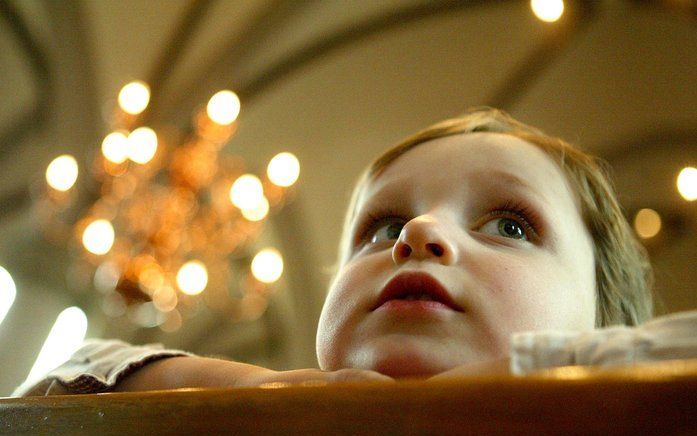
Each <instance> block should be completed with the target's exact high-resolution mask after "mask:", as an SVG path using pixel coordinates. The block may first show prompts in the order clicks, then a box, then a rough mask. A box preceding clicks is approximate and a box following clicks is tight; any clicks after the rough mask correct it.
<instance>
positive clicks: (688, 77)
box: [0, 0, 697, 394]
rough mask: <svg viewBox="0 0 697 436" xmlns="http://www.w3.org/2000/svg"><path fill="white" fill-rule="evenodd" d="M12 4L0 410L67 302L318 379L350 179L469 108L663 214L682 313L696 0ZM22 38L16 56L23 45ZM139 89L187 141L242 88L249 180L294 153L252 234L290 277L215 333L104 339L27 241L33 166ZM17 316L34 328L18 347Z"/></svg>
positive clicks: (2, 101)
mask: <svg viewBox="0 0 697 436" xmlns="http://www.w3.org/2000/svg"><path fill="white" fill-rule="evenodd" d="M678 3H680V2H678ZM6 4H7V6H3V8H2V12H3V13H4V14H5V17H3V18H5V19H2V20H0V139H4V140H7V141H6V142H4V143H0V147H1V148H0V150H1V151H2V153H0V156H1V158H0V205H1V207H2V210H0V264H1V265H3V266H5V267H6V268H7V269H8V270H10V271H12V272H13V274H15V276H16V277H15V278H16V279H17V282H18V288H19V290H18V298H17V303H16V309H13V312H12V313H11V314H10V315H8V318H7V319H6V321H5V322H4V323H3V325H2V326H0V349H5V347H6V346H13V345H17V344H20V343H22V344H26V346H25V347H23V348H22V350H21V351H19V352H18V353H17V356H16V359H17V360H16V361H17V362H18V365H16V369H14V370H13V371H11V372H10V373H8V374H7V375H0V394H2V390H8V389H10V388H11V385H12V384H13V383H15V382H19V380H18V378H19V377H20V376H21V374H25V373H26V370H27V368H25V366H26V365H30V364H31V360H32V358H33V356H35V354H36V352H37V351H38V349H39V348H40V346H41V342H42V340H43V337H45V331H44V330H46V329H48V328H50V325H51V323H52V322H53V319H55V316H56V314H57V313H58V312H59V311H60V310H61V309H62V308H63V307H65V306H66V305H69V304H76V303H78V304H81V305H82V306H84V307H86V308H87V310H88V312H89V313H88V315H90V323H91V324H90V334H91V335H92V336H102V335H107V336H120V337H123V338H124V339H127V340H133V341H164V342H165V343H167V344H168V345H170V346H178V347H186V348H187V349H191V350H193V351H197V352H205V353H219V354H224V355H228V356H230V357H237V358H249V359H251V360H255V361H258V362H261V363H266V364H269V365H272V366H276V367H279V368H280V367H291V366H298V365H312V364H314V360H313V347H314V337H313V332H314V328H315V323H316V319H317V317H318V314H319V310H320V308H321V304H322V297H323V292H324V288H325V286H326V282H327V279H328V275H327V273H326V270H327V268H328V267H330V266H331V265H332V263H333V262H334V260H335V252H336V246H337V243H338V239H339V234H340V230H341V229H340V223H341V219H342V215H343V212H344V208H345V205H346V203H347V200H348V195H349V192H350V189H351V186H352V183H353V181H354V179H355V178H356V176H357V175H358V173H359V172H360V170H361V169H362V168H363V167H364V166H365V165H366V164H367V163H368V162H369V161H370V160H371V159H372V158H373V157H375V156H376V155H377V154H379V153H380V152H381V151H382V150H384V149H385V148H387V147H388V146H389V145H390V144H393V143H394V142H395V141H397V140H399V139H400V138H402V137H404V136H406V135H407V134H409V133H412V132H414V131H416V130H418V129H420V128H423V127H425V126H427V125H428V124H430V123H432V122H434V121H437V120H440V119H442V118H445V117H448V116H452V115H456V114H458V113H459V112H462V111H463V110H464V109H466V108H467V107H470V106H475V105H482V104H500V105H503V107H502V108H503V109H506V110H508V111H510V112H511V113H512V114H513V115H514V116H516V117H519V118H520V119H522V120H523V121H525V122H528V123H531V124H533V125H536V126H540V127H542V128H544V129H545V130H547V131H548V132H550V133H553V134H557V135H559V136H561V137H563V138H566V139H568V140H570V141H572V142H576V143H579V144H581V145H582V146H583V147H584V148H586V149H588V150H591V151H593V152H594V153H597V154H600V155H602V156H604V157H606V158H607V159H608V160H609V161H610V163H611V164H612V165H613V167H614V169H615V175H616V178H617V186H618V190H619V191H620V192H621V198H622V201H623V203H624V206H625V207H626V208H627V211H628V214H631V213H632V212H633V211H635V210H637V209H638V208H641V207H647V206H650V207H653V208H656V209H657V210H659V211H662V212H663V211H665V213H666V216H668V217H669V218H670V219H671V220H672V221H670V222H669V226H668V228H667V229H666V232H665V236H664V237H663V239H660V240H658V241H653V242H651V243H647V246H648V248H649V249H650V251H651V254H652V258H653V260H654V262H655V265H656V268H657V282H658V290H659V292H660V294H661V296H662V298H663V299H664V300H665V307H664V308H663V309H661V310H663V311H675V310H681V309H689V308H696V307H697V294H695V284H697V273H696V272H695V271H697V268H695V267H694V266H695V261H694V259H695V254H696V250H695V246H696V245H695V239H696V238H695V236H696V232H695V216H696V215H695V204H692V203H691V204H688V203H686V202H685V201H684V200H682V199H681V198H680V197H679V196H678V195H677V194H676V193H675V190H674V188H673V186H672V184H673V180H674V177H675V175H676V172H677V171H678V170H679V169H680V168H681V167H682V166H685V165H687V164H691V165H693V166H694V165H695V164H696V162H695V160H697V159H696V158H697V154H696V153H695V150H697V103H696V102H697V80H696V78H697V74H695V72H696V71H697V16H696V15H695V13H694V6H692V8H693V9H692V10H691V11H690V10H689V7H690V2H682V4H683V5H687V6H686V7H687V9H686V10H687V12H686V10H675V9H671V8H669V7H668V6H667V5H668V4H672V3H671V2H661V1H655V2H651V1H643V2H642V1H620V0H616V1H611V0H607V1H599V2H578V1H577V2H570V1H567V9H568V10H569V14H568V16H567V17H565V19H564V20H563V21H562V22H561V23H556V24H545V23H542V22H540V21H539V20H537V19H536V18H535V17H534V16H533V15H532V14H531V12H530V9H529V6H528V2H526V1H492V2H486V1H472V2H444V3H443V2H435V1H433V2H424V1H416V0H412V1H409V0H390V1H380V2H374V1H370V0H355V1H350V2H347V1H339V0H336V1H333V0H330V1H304V2H296V1H294V0H285V1H284V0H245V1H242V2H240V1H232V0H229V1H228V0H212V1H194V0H157V1H154V0H149V1H143V0H140V1H139V0H118V1H117V0H99V1H98V0H83V1H65V2H54V1H51V0H45V1H42V0H14V1H12V0H11V1H9V2H7V3H6ZM443 4H445V5H446V6H442V5H443ZM8 14H10V15H12V14H14V18H13V19H14V20H15V21H14V23H15V24H14V25H11V24H10V21H8V20H7V19H6V18H7V17H8V16H9V15H8ZM197 14H198V15H197ZM197 17H198V19H196V18H197ZM18 23H19V24H20V27H22V29H23V31H24V37H25V39H27V40H29V41H31V44H29V45H27V43H23V42H22V37H21V36H18V33H17V32H18V28H19V27H18ZM173 41H175V42H177V41H178V43H174V42H173ZM32 44H33V45H32ZM37 59H38V61H37ZM42 62H43V64H42ZM41 65H44V67H45V71H43V72H42V70H41ZM37 72H38V73H37ZM37 74H38V75H37ZM136 78H137V79H144V80H148V81H152V80H155V82H152V83H151V85H152V86H153V88H154V89H155V94H154V95H153V104H154V105H155V106H154V108H153V109H154V111H153V113H152V114H151V118H150V120H151V122H152V123H153V124H154V125H158V126H159V125H165V124H174V125H177V126H179V127H182V128H185V127H186V125H187V123H188V122H189V119H190V116H191V113H192V112H193V110H194V109H196V108H197V107H198V106H199V105H201V104H202V103H204V102H205V101H206V100H207V98H208V97H209V96H210V95H211V94H213V93H214V92H215V91H217V90H219V89H222V88H231V89H234V90H239V91H240V94H241V96H242V99H243V100H242V104H243V106H242V114H241V117H240V126H239V131H238V133H237V135H236V136H235V137H234V138H233V139H232V141H231V142H230V143H229V144H228V145H227V147H226V149H225V151H226V152H229V153H234V154H240V155H241V156H243V157H244V158H245V159H246V161H247V162H248V164H249V165H250V167H252V168H256V169H261V168H262V167H263V165H264V164H265V162H266V161H268V159H269V158H270V157H272V156H273V155H274V154H275V153H277V152H279V151H291V152H293V153H295V154H296V155H297V156H298V158H299V159H300V163H301V168H302V169H301V171H302V172H301V180H300V182H299V184H298V186H297V190H296V198H295V201H294V202H293V203H292V204H291V205H290V206H289V207H288V208H287V209H285V210H283V211H281V212H280V213H279V214H278V215H276V216H274V217H273V218H272V220H271V221H270V223H269V226H268V232H267V235H266V236H265V242H268V243H273V244H275V245H277V246H279V248H281V250H282V251H283V254H284V257H285V259H286V262H287V270H286V274H285V276H284V279H283V281H282V283H281V284H279V290H278V294H277V297H276V301H275V302H274V304H272V306H271V307H270V309H269V313H268V315H267V316H265V317H264V318H262V319H261V320H260V321H258V322H256V323H247V324H245V325H231V323H225V320H221V319H219V318H216V317H215V316H212V315H211V316H208V315H205V314H204V315H202V316H201V319H196V320H192V321H191V322H190V323H189V324H187V327H186V328H185V329H182V330H181V331H180V332H179V333H177V334H176V335H164V334H160V333H157V332H156V331H132V330H128V329H126V328H125V327H123V326H118V325H114V324H113V323H112V322H111V321H109V320H108V319H106V318H105V317H104V316H102V315H100V311H99V308H98V303H96V302H95V301H96V297H95V296H94V295H93V293H92V292H90V291H89V290H81V289H74V288H73V287H71V283H70V282H69V281H66V279H65V269H66V268H67V265H68V262H67V260H66V259H69V253H68V252H67V251H66V250H65V248H62V247H57V246H51V245H49V244H47V243H45V242H44V241H43V240H42V239H41V238H40V236H38V232H37V223H36V219H35V215H34V209H33V205H34V204H35V198H36V193H37V192H38V191H39V188H40V185H41V181H42V173H43V171H44V169H45V166H46V165H47V164H48V162H50V160H51V159H53V158H54V157H55V156H57V155H59V154H63V153H72V154H74V155H76V156H78V159H79V161H80V163H81V164H82V165H83V166H84V165H86V164H88V163H89V161H90V159H91V158H92V156H93V155H94V153H95V152H96V150H97V149H98V146H99V143H100V141H101V138H102V137H103V135H104V134H105V133H107V132H108V129H109V124H108V117H105V115H106V114H108V113H109V112H110V108H111V107H113V100H114V98H115V95H116V94H117V92H118V90H119V88H120V87H121V86H123V84H125V83H126V82H128V81H130V80H132V79H136ZM42 110H43V112H42ZM18 126H19V127H18ZM80 183H81V184H82V186H83V187H86V186H89V180H82V179H81V181H80ZM32 195H34V196H32ZM26 319H32V320H35V323H34V324H35V325H34V328H33V329H32V330H31V331H28V330H27V328H26ZM212 329H215V330H214V331H215V332H216V333H215V334H211V333H210V332H211V331H212ZM46 331H47V330H46ZM8 332H11V333H8ZM259 344H263V346H260V345H259ZM1 359H5V360H6V358H0V360H1ZM5 360H2V362H1V363H2V364H3V366H4V365H6V364H7V363H8V362H6V361H5ZM23 365H24V366H23ZM15 384H16V383H15Z"/></svg>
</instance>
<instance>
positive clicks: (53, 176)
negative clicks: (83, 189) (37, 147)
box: [46, 154, 78, 191]
mask: <svg viewBox="0 0 697 436" xmlns="http://www.w3.org/2000/svg"><path fill="white" fill-rule="evenodd" d="M77 174H78V168H77V161H76V160H75V158H74V157H72V156H70V155H69V154H64V155H62V156H58V157H57V158H55V159H53V160H52V161H51V163H50V164H48V168H46V182H48V185H49V186H50V187H52V188H53V189H55V190H57V191H67V190H68V189H70V188H72V187H73V185H74V184H75V181H76V180H77Z"/></svg>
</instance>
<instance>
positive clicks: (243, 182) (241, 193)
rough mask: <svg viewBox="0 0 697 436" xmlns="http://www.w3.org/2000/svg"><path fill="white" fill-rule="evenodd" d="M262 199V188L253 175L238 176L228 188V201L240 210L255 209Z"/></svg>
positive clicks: (259, 181)
mask: <svg viewBox="0 0 697 436" xmlns="http://www.w3.org/2000/svg"><path fill="white" fill-rule="evenodd" d="M263 198H264V187H263V185H262V184H261V180H259V178H258V177H257V176H255V175H253V174H245V175H243V176H240V177H239V178H238V179H237V180H235V183H233V184H232V187H231V188H230V201H232V204H234V205H235V206H237V207H238V208H240V209H255V208H257V207H258V205H259V203H261V202H262V201H263Z"/></svg>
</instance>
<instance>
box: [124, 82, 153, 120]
mask: <svg viewBox="0 0 697 436" xmlns="http://www.w3.org/2000/svg"><path fill="white" fill-rule="evenodd" d="M149 102H150V87H149V86H148V85H147V84H146V83H145V82H141V81H140V80H136V81H133V82H131V83H129V84H127V85H126V86H124V87H123V88H121V91H120V92H119V106H120V107H121V109H123V111H124V112H126V113H129V114H131V115H138V114H139V113H141V112H143V111H144V110H145V108H146V107H148V103H149Z"/></svg>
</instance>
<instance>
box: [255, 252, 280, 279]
mask: <svg viewBox="0 0 697 436" xmlns="http://www.w3.org/2000/svg"><path fill="white" fill-rule="evenodd" d="M252 274H253V275H254V277H256V279H257V280H259V281H260V282H263V283H273V282H275V281H276V280H278V279H279V278H280V277H281V274H283V258H282V257H281V253H279V252H278V250H276V249H275V248H265V249H263V250H261V251H260V252H259V253H257V255H256V256H254V259H252Z"/></svg>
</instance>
